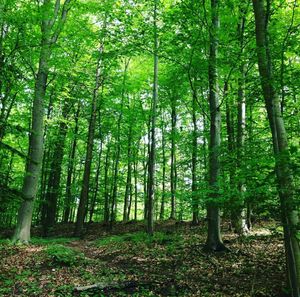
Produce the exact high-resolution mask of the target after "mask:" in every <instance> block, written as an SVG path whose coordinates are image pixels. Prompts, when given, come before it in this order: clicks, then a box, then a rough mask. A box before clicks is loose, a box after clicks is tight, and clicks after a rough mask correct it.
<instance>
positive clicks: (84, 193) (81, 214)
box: [74, 44, 103, 236]
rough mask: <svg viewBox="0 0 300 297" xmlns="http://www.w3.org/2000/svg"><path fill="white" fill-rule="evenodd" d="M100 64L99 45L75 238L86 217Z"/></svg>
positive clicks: (101, 46)
mask: <svg viewBox="0 0 300 297" xmlns="http://www.w3.org/2000/svg"><path fill="white" fill-rule="evenodd" d="M102 62H103V44H101V45H100V47H99V53H98V61H97V67H96V77H95V78H96V80H95V87H94V90H93V99H92V107H91V116H90V121H89V130H88V139H87V148H86V156H85V166H84V174H83V184H82V189H81V194H80V200H79V205H78V210H77V218H76V225H75V231H74V235H75V236H80V235H81V233H82V229H83V224H84V220H85V216H86V205H87V201H88V195H89V187H90V176H91V166H92V159H93V147H94V135H95V128H96V120H97V111H98V97H99V96H98V95H99V88H100V86H101V75H102Z"/></svg>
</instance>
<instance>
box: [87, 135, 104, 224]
mask: <svg viewBox="0 0 300 297" xmlns="http://www.w3.org/2000/svg"><path fill="white" fill-rule="evenodd" d="M102 147H103V143H102V140H101V144H100V149H99V157H98V165H97V169H96V176H95V190H94V195H93V198H92V201H91V203H90V204H91V205H90V209H89V216H90V218H89V222H90V223H91V222H92V221H93V215H94V213H95V207H96V202H97V196H98V191H99V177H100V172H101V157H102Z"/></svg>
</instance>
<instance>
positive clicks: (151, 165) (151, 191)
mask: <svg viewBox="0 0 300 297" xmlns="http://www.w3.org/2000/svg"><path fill="white" fill-rule="evenodd" d="M157 5H158V0H154V11H153V12H154V20H153V29H154V77H153V97H152V110H151V138H150V141H151V144H150V151H149V161H148V199H147V200H148V201H147V204H148V212H147V233H148V234H150V235H153V232H154V198H155V197H154V195H155V153H156V148H155V127H156V107H157V100H158V55H157V51H158V36H157Z"/></svg>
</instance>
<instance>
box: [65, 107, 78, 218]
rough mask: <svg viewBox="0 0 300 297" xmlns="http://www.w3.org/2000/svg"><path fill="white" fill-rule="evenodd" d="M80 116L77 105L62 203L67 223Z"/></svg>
mask: <svg viewBox="0 0 300 297" xmlns="http://www.w3.org/2000/svg"><path fill="white" fill-rule="evenodd" d="M79 114H80V104H79V103H78V106H77V110H76V113H75V128H74V138H73V141H72V146H71V152H70V155H69V161H68V172H67V183H66V197H65V203H64V215H63V222H64V223H68V221H69V219H70V213H71V203H72V177H73V171H74V162H75V154H76V147H77V137H78V130H79V126H78V120H79Z"/></svg>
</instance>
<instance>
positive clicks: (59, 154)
mask: <svg viewBox="0 0 300 297" xmlns="http://www.w3.org/2000/svg"><path fill="white" fill-rule="evenodd" d="M69 108H70V106H69V103H67V102H65V105H64V110H63V113H62V116H63V118H66V117H67V116H68V113H69ZM67 130H68V126H67V123H66V122H65V121H64V120H63V121H62V122H61V123H60V126H59V131H58V135H57V138H56V140H55V144H54V150H53V155H52V162H51V166H50V174H49V179H48V187H47V193H46V201H45V210H46V213H45V218H44V221H43V229H44V235H47V233H48V231H49V228H51V227H53V226H54V224H55V217H56V213H57V201H58V195H59V189H60V178H61V171H62V168H61V167H62V161H63V156H64V146H65V138H66V135H67Z"/></svg>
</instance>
